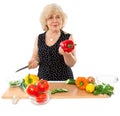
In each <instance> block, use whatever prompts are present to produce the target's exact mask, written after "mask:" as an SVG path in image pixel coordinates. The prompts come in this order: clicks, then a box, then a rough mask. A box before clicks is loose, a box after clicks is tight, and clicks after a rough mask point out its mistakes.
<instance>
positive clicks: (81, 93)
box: [2, 82, 109, 99]
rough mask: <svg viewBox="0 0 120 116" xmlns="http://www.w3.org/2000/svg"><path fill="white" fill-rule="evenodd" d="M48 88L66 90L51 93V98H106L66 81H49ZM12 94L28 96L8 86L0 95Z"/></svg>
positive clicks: (22, 96)
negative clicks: (64, 90)
mask: <svg viewBox="0 0 120 116" xmlns="http://www.w3.org/2000/svg"><path fill="white" fill-rule="evenodd" d="M49 85H50V86H49V90H53V89H56V88H65V89H67V90H68V92H64V93H56V94H52V95H51V98H60V99H64V98H108V97H109V96H107V95H93V94H91V93H87V92H86V91H85V90H80V89H78V88H77V87H76V86H75V85H68V84H66V83H56V82H51V83H49ZM14 95H16V96H18V97H19V98H20V99H26V98H28V97H27V95H26V94H25V92H24V91H23V90H22V89H21V88H19V87H16V88H8V89H7V90H6V91H5V93H4V94H3V95H2V98H3V99H11V98H12V97H13V96H14Z"/></svg>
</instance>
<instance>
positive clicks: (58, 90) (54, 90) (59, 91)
mask: <svg viewBox="0 0 120 116" xmlns="http://www.w3.org/2000/svg"><path fill="white" fill-rule="evenodd" d="M62 92H68V90H67V89H64V88H57V89H53V90H51V94H55V93H62Z"/></svg>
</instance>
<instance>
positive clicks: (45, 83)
mask: <svg viewBox="0 0 120 116" xmlns="http://www.w3.org/2000/svg"><path fill="white" fill-rule="evenodd" d="M37 87H38V89H39V91H40V92H46V91H47V90H48V88H49V84H48V81H47V80H43V79H41V80H39V81H38V83H37Z"/></svg>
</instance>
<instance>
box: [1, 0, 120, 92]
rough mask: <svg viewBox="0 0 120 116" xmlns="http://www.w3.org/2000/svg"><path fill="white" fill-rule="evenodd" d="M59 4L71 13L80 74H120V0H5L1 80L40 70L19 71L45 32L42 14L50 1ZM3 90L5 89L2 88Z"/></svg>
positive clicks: (68, 29) (68, 28)
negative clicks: (37, 38)
mask: <svg viewBox="0 0 120 116" xmlns="http://www.w3.org/2000/svg"><path fill="white" fill-rule="evenodd" d="M53 2H54V3H58V4H59V5H60V6H61V7H62V8H63V10H64V11H65V12H66V14H67V15H68V20H67V24H66V26H65V28H64V30H65V31H66V32H69V33H71V34H73V37H74V40H75V42H76V44H77V46H76V55H77V63H76V65H75V66H74V67H73V72H74V76H75V78H76V77H77V76H90V75H92V76H97V75H101V74H107V75H116V76H118V77H120V55H119V53H120V52H119V51H120V42H119V39H120V2H119V0H74V1H72V0H1V1H0V75H1V76H0V83H1V84H5V83H6V82H7V81H6V80H8V79H9V78H11V77H12V76H13V75H17V77H18V78H24V76H25V75H27V74H28V73H36V74H37V69H33V70H27V69H26V70H24V71H21V72H19V73H17V74H16V73H15V71H16V70H17V69H18V68H20V67H22V66H25V65H27V63H28V61H29V59H30V57H31V54H32V50H33V44H34V40H35V37H36V36H37V35H38V34H39V33H41V32H43V30H42V28H41V24H40V22H39V16H40V13H41V11H42V9H43V7H44V6H45V5H46V4H48V3H53ZM0 91H2V89H0Z"/></svg>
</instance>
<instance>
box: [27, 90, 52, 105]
mask: <svg viewBox="0 0 120 116" xmlns="http://www.w3.org/2000/svg"><path fill="white" fill-rule="evenodd" d="M28 98H29V100H30V102H31V103H33V104H36V105H43V104H46V103H48V102H49V100H50V92H48V91H47V92H42V93H39V95H38V96H37V97H36V96H34V97H33V96H30V95H28Z"/></svg>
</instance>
